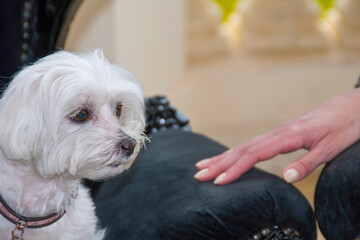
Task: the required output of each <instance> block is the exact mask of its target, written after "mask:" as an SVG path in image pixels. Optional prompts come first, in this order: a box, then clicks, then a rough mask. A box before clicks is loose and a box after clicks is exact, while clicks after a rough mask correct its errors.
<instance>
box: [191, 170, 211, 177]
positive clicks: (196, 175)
mask: <svg viewBox="0 0 360 240" xmlns="http://www.w3.org/2000/svg"><path fill="white" fill-rule="evenodd" d="M207 171H209V169H207V168H205V169H203V170H201V171H199V172H197V173H196V174H195V175H194V178H201V177H202V176H203V175H204V174H205V173H206V172H207Z"/></svg>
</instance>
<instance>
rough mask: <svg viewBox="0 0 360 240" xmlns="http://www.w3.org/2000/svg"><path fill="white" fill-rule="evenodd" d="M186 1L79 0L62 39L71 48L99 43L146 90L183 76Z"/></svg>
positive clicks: (165, 87) (158, 89) (164, 86)
mask: <svg viewBox="0 0 360 240" xmlns="http://www.w3.org/2000/svg"><path fill="white" fill-rule="evenodd" d="M185 3H186V2H185V1H183V0H171V1H168V0H151V1H148V0H102V1H99V0H84V2H83V4H82V5H81V6H80V9H79V11H78V13H77V15H76V16H75V19H74V21H73V24H72V26H71V28H70V32H69V35H68V38H67V41H66V44H65V49H67V50H70V51H75V52H79V51H84V50H87V49H94V48H102V49H103V50H104V52H105V55H106V56H107V57H108V58H109V59H110V60H111V61H113V62H115V63H117V64H119V65H121V66H123V67H125V68H126V69H127V70H129V71H130V72H132V73H133V74H134V75H135V76H136V77H137V78H138V80H139V81H140V82H141V83H142V86H143V89H144V92H145V93H146V94H147V95H152V94H155V93H161V92H166V91H167V90H168V88H171V87H172V86H173V85H174V84H175V83H176V82H179V81H181V80H182V79H183V78H184V68H185V49H184V48H185V44H184V42H185V41H184V37H185Z"/></svg>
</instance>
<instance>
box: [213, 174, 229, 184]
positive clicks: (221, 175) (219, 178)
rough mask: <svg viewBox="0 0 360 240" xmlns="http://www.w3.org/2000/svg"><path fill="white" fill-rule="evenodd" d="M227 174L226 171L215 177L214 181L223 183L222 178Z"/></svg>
mask: <svg viewBox="0 0 360 240" xmlns="http://www.w3.org/2000/svg"><path fill="white" fill-rule="evenodd" d="M225 176H226V173H222V174H220V175H219V176H218V177H217V178H216V179H215V181H214V183H215V184H219V183H221V182H222V180H224V178H225Z"/></svg>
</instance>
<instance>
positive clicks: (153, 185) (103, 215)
mask: <svg viewBox="0 0 360 240" xmlns="http://www.w3.org/2000/svg"><path fill="white" fill-rule="evenodd" d="M225 149H226V148H225V147H223V146H221V145H220V144H218V143H216V142H214V141H212V140H209V139H208V138H206V137H204V136H201V135H197V134H194V133H190V132H183V131H180V130H167V131H164V132H160V133H158V134H155V135H153V137H152V138H151V143H148V144H147V149H146V150H144V151H142V152H141V153H140V155H139V157H138V159H137V160H136V161H135V163H134V165H133V166H132V167H131V169H130V170H129V171H127V172H125V173H123V174H121V175H120V176H119V177H116V178H114V179H110V180H108V181H106V182H104V183H103V184H102V185H101V186H100V188H99V190H98V192H97V194H96V197H95V203H96V207H97V215H98V216H99V218H100V221H101V224H102V226H103V227H107V229H108V235H107V238H106V239H127V240H131V239H133V240H135V239H136V240H141V239H151V240H156V239H226V240H230V239H247V238H248V237H249V235H250V234H251V233H252V232H254V231H256V230H257V229H259V228H262V227H264V226H274V225H278V226H280V227H292V228H295V229H297V230H298V231H299V232H300V233H301V235H302V237H303V239H307V240H311V239H315V238H316V231H315V220H314V215H313V211H312V210H311V207H310V206H309V204H308V202H307V201H306V199H305V198H304V197H303V196H302V195H301V193H300V192H299V191H297V190H296V189H295V188H294V187H293V186H291V185H289V184H287V183H285V182H284V181H283V180H281V179H280V178H278V177H276V176H273V175H270V174H268V173H265V172H263V171H261V170H258V169H255V168H254V169H252V170H251V171H250V172H248V173H247V174H245V175H244V176H242V177H241V178H240V179H238V180H237V181H236V182H234V183H232V184H229V185H226V186H221V187H220V186H215V185H214V184H213V183H211V182H206V183H200V182H198V181H196V180H195V179H194V178H193V175H194V174H195V173H196V168H195V166H194V164H195V162H196V161H198V160H201V159H203V158H206V157H209V156H213V155H214V154H218V153H221V152H223V151H224V150H225ZM276 239H280V238H276ZM281 239H282V238H281ZM287 239H288V238H287Z"/></svg>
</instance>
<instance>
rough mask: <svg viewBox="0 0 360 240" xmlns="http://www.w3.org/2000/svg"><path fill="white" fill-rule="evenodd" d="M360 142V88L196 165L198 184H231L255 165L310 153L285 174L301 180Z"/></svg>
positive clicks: (288, 168) (296, 161) (284, 171)
mask: <svg viewBox="0 0 360 240" xmlns="http://www.w3.org/2000/svg"><path fill="white" fill-rule="evenodd" d="M358 139H360V89H355V90H352V91H350V92H347V93H345V94H342V95H339V96H337V97H334V98H332V99H330V100H329V101H327V102H325V103H323V104H322V105H320V106H319V107H317V108H315V109H313V110H311V111H309V112H308V113H306V114H304V115H302V116H300V117H298V118H296V119H293V120H291V121H288V122H285V123H283V124H281V125H279V126H278V127H276V128H275V129H273V130H272V131H270V132H269V133H267V134H264V135H262V136H259V137H256V138H254V139H252V140H250V141H248V142H245V143H242V144H240V145H238V146H236V147H234V148H232V149H229V150H228V151H226V152H224V153H222V154H220V155H217V156H214V157H211V158H209V159H204V160H202V161H199V162H198V163H196V167H197V168H198V170H199V172H197V173H196V174H195V176H194V177H195V178H196V179H197V180H199V181H209V180H213V179H215V181H214V183H215V184H218V185H224V184H228V183H230V182H232V181H234V180H236V179H237V178H239V177H240V176H241V175H242V174H243V173H245V172H247V171H248V170H249V169H250V168H252V167H253V166H254V165H255V164H256V163H258V162H261V161H265V160H269V159H271V158H273V157H275V156H277V155H278V154H284V153H290V152H293V151H296V150H299V149H306V150H308V151H307V153H306V154H305V155H303V156H301V157H300V158H298V159H297V160H295V161H293V162H292V163H290V164H289V165H287V166H286V167H285V168H284V169H283V172H282V176H283V178H284V180H285V181H287V182H289V183H293V182H297V181H300V180H301V179H303V178H305V177H306V176H307V175H309V174H310V173H311V172H313V171H314V170H315V169H316V168H317V167H318V166H320V165H321V164H324V163H327V162H329V161H331V160H332V159H333V158H334V157H336V156H337V155H338V154H339V153H340V152H342V151H343V150H345V149H346V148H347V147H349V146H350V145H352V144H353V143H355V142H356V141H357V140H358Z"/></svg>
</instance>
